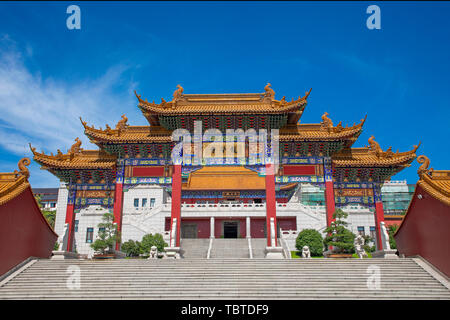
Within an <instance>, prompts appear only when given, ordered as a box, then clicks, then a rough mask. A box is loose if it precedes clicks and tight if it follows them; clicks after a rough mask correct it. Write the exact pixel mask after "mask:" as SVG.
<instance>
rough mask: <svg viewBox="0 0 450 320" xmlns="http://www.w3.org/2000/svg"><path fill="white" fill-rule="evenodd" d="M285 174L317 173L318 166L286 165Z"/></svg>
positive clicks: (284, 167)
mask: <svg viewBox="0 0 450 320" xmlns="http://www.w3.org/2000/svg"><path fill="white" fill-rule="evenodd" d="M283 174H284V175H286V176H289V175H315V174H316V166H296V165H284V166H283Z"/></svg>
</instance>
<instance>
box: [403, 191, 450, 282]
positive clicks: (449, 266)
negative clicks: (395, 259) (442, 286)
mask: <svg viewBox="0 0 450 320" xmlns="http://www.w3.org/2000/svg"><path fill="white" fill-rule="evenodd" d="M419 194H420V195H422V199H418V198H417V196H418V195H419ZM449 226H450V207H449V206H447V205H445V204H444V203H442V202H440V201H438V200H436V199H434V198H433V197H431V196H430V195H429V194H428V193H426V191H424V189H422V188H421V187H420V186H417V187H416V191H415V192H414V196H413V198H412V200H411V204H410V207H409V209H408V212H407V214H406V216H405V217H404V218H403V222H402V224H401V225H400V227H399V229H398V231H397V233H396V234H395V235H394V238H395V241H396V243H397V250H398V251H399V252H400V253H401V254H404V255H405V256H413V255H420V256H421V257H423V258H424V259H426V260H427V261H428V262H430V263H431V264H432V265H434V266H435V267H436V268H438V269H439V270H440V271H442V272H443V273H445V274H446V275H447V276H448V277H450V247H449V245H450V233H449V230H448V228H449Z"/></svg>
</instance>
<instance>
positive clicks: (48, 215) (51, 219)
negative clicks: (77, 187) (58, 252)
mask: <svg viewBox="0 0 450 320" xmlns="http://www.w3.org/2000/svg"><path fill="white" fill-rule="evenodd" d="M34 198H35V199H36V202H37V204H38V206H39V209H41V212H42V215H43V216H44V218H45V220H47V222H48V224H49V225H50V227H52V229H54V228H55V219H56V210H53V211H51V210H45V209H44V205H43V204H42V201H41V196H40V195H39V194H36V195H34Z"/></svg>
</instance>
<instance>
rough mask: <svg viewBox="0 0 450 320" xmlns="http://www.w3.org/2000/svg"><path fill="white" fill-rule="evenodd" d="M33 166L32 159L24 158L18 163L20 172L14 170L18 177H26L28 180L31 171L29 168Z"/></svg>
mask: <svg viewBox="0 0 450 320" xmlns="http://www.w3.org/2000/svg"><path fill="white" fill-rule="evenodd" d="M30 164H31V161H30V158H22V159H20V160H19V162H18V163H17V166H18V167H19V169H20V171H17V170H14V173H15V174H17V175H21V176H24V177H25V178H26V179H28V177H29V176H30V171H29V170H28V168H27V166H29V165H30Z"/></svg>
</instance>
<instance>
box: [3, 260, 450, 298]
mask: <svg viewBox="0 0 450 320" xmlns="http://www.w3.org/2000/svg"><path fill="white" fill-rule="evenodd" d="M371 266H372V267H373V266H375V267H376V268H379V270H380V287H379V290H374V289H370V288H368V285H367V283H368V278H369V277H370V276H371V274H370V273H368V272H367V270H368V268H369V267H371ZM70 270H72V271H71V272H70ZM73 270H79V275H80V286H79V288H75V289H69V288H68V286H67V284H68V283H69V284H72V288H73V283H74V282H71V279H72V278H71V277H73V276H74V273H73ZM447 285H448V284H447ZM69 287H70V286H69ZM449 288H450V287H449ZM3 299H377V300H378V299H450V290H449V289H448V288H447V287H445V286H444V285H443V284H442V283H441V282H439V281H437V280H436V279H435V278H434V277H433V276H432V275H431V274H430V273H428V272H427V271H425V270H424V269H423V268H422V267H421V266H420V265H419V264H418V263H416V262H415V261H414V260H413V259H396V260H389V259H364V260H359V259H351V260H343V259H292V260H267V259H209V260H207V259H177V260H172V259H158V260H142V259H117V260H103V261H102V260H99V261H97V260H32V261H31V262H30V263H28V264H27V265H26V266H25V268H22V269H21V271H20V272H19V273H18V274H15V275H14V276H13V277H12V279H8V280H6V283H5V280H4V281H3V283H1V282H0V300H3Z"/></svg>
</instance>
